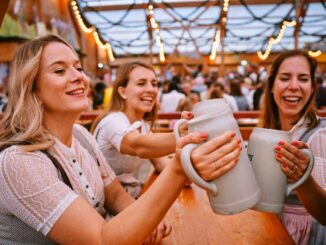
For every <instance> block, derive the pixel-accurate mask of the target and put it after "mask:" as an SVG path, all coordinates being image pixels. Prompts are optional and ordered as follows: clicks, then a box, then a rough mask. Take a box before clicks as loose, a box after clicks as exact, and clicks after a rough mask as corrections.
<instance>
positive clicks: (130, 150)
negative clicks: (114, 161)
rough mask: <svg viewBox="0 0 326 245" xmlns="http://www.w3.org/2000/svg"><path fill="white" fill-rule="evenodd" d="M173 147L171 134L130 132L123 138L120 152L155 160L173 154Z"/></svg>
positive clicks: (172, 135)
mask: <svg viewBox="0 0 326 245" xmlns="http://www.w3.org/2000/svg"><path fill="white" fill-rule="evenodd" d="M175 146H176V142H175V137H174V134H173V133H153V134H141V133H139V132H138V131H132V132H130V133H128V134H126V135H125V136H124V137H123V139H122V142H121V146H120V151H121V153H122V154H128V155H131V156H138V157H141V158H157V157H161V156H164V155H168V154H171V153H173V152H174V151H175Z"/></svg>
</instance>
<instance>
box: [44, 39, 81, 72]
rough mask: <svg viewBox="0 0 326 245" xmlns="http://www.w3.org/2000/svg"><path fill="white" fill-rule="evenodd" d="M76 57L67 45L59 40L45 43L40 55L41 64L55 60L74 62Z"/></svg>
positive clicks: (51, 62)
mask: <svg viewBox="0 0 326 245" xmlns="http://www.w3.org/2000/svg"><path fill="white" fill-rule="evenodd" d="M76 61H78V57H77V56H76V54H75V53H74V52H73V50H72V49H71V48H70V47H68V46H67V45H65V44H63V43H59V42H52V43H49V44H47V45H46V46H45V47H44V49H43V52H42V55H41V64H42V65H45V66H48V65H51V64H53V63H55V62H76Z"/></svg>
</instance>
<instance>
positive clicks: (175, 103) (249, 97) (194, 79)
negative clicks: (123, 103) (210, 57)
mask: <svg viewBox="0 0 326 245" xmlns="http://www.w3.org/2000/svg"><path fill="white" fill-rule="evenodd" d="M178 68H179V69H177V68H176V66H173V65H168V66H167V67H166V68H165V70H163V72H161V73H162V74H157V79H158V86H159V95H158V97H157V100H158V105H159V106H158V108H159V112H165V113H170V112H172V113H173V112H181V111H184V110H188V111H190V110H192V107H193V105H194V104H196V103H197V102H199V101H202V100H207V99H214V98H224V99H225V100H226V101H227V102H228V104H229V105H230V107H231V108H232V110H233V111H234V112H236V111H245V110H260V101H261V96H262V94H263V91H264V87H265V83H266V81H267V79H268V71H267V70H266V69H265V68H264V67H262V66H258V65H256V64H254V63H247V64H246V65H240V66H238V68H237V70H236V71H229V72H228V73H227V74H226V75H224V76H221V75H220V74H219V72H218V71H217V70H212V71H208V72H204V71H203V66H202V65H197V66H196V67H195V68H192V67H189V66H188V65H186V64H184V63H183V64H182V71H183V72H182V74H181V72H180V67H178ZM89 77H90V80H91V83H90V84H91V89H90V93H89V98H90V108H89V110H98V109H107V108H108V107H109V103H110V99H111V95H112V86H113V83H114V79H115V77H114V73H113V74H109V73H105V74H104V75H103V76H102V77H100V78H97V77H94V76H91V75H89ZM316 79H317V84H318V87H317V93H316V98H315V99H316V103H315V104H316V107H317V108H318V109H323V108H326V74H323V73H321V72H318V73H317V74H316ZM2 80H3V81H2V83H0V112H3V111H4V110H5V108H6V104H7V101H8V98H7V90H8V83H9V81H8V77H7V76H6V77H4V78H3V79H2Z"/></svg>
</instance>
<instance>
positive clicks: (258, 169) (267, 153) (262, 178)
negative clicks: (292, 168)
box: [248, 128, 314, 213]
mask: <svg viewBox="0 0 326 245" xmlns="http://www.w3.org/2000/svg"><path fill="white" fill-rule="evenodd" d="M281 140H282V141H285V142H288V143H290V142H291V141H292V137H291V134H290V132H287V131H281V130H274V129H266V128H254V130H253V132H252V133H251V135H250V138H249V144H248V156H249V158H250V160H251V164H252V167H253V170H254V173H255V176H256V179H257V181H258V185H259V187H260V191H261V200H260V202H259V203H258V204H257V205H256V206H255V207H254V208H253V209H255V210H258V211H264V212H272V213H281V212H282V210H283V205H284V200H285V196H286V195H289V194H290V192H291V191H293V190H294V189H295V188H297V187H298V186H299V185H301V184H302V183H303V182H304V181H305V180H306V179H307V178H308V176H309V175H310V173H311V171H312V168H313V164H314V158H313V156H312V154H311V152H310V151H309V150H308V149H302V150H301V151H302V152H303V153H305V154H306V155H307V156H309V158H310V163H309V166H308V168H307V170H306V171H305V173H304V174H303V176H302V177H301V178H300V179H299V180H298V181H297V182H295V183H292V184H289V183H287V177H286V175H285V174H284V173H283V171H282V169H281V165H280V163H279V162H278V161H277V160H276V158H275V152H274V148H275V147H276V146H277V144H278V142H279V141H281Z"/></svg>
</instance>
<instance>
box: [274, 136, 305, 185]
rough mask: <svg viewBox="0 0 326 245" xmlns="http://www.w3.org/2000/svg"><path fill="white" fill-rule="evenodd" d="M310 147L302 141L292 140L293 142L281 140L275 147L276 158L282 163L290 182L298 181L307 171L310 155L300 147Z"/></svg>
mask: <svg viewBox="0 0 326 245" xmlns="http://www.w3.org/2000/svg"><path fill="white" fill-rule="evenodd" d="M304 148H308V146H307V145H306V144H305V143H303V142H302V141H292V142H291V144H289V143H286V142H284V141H280V142H279V143H278V146H276V147H275V149H274V150H275V153H276V154H275V158H276V159H277V160H278V161H279V162H280V163H281V169H282V171H283V172H284V173H285V175H286V176H287V178H288V182H289V183H293V182H296V181H297V180H299V179H300V178H301V176H302V175H303V174H304V172H305V171H306V169H307V167H308V165H309V161H310V159H309V157H308V156H306V155H305V154H304V153H303V152H301V151H300V149H304Z"/></svg>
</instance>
